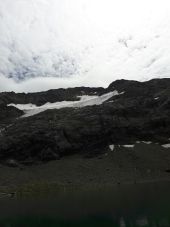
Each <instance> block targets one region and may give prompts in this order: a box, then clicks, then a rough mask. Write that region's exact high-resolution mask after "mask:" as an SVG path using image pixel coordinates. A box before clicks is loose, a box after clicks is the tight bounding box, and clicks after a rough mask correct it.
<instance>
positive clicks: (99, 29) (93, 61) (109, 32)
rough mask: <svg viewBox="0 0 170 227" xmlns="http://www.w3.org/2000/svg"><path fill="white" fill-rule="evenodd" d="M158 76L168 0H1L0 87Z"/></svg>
mask: <svg viewBox="0 0 170 227" xmlns="http://www.w3.org/2000/svg"><path fill="white" fill-rule="evenodd" d="M163 77H170V1H169V0H0V91H11V90H14V91H18V92H20V91H25V92H28V91H31V92H32V91H40V90H47V89H51V88H58V87H74V86H108V84H109V83H111V82H112V81H114V80H116V79H121V78H125V79H135V80H142V81H143V80H148V79H151V78H163Z"/></svg>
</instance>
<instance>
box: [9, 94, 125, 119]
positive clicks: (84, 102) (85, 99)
mask: <svg viewBox="0 0 170 227" xmlns="http://www.w3.org/2000/svg"><path fill="white" fill-rule="evenodd" d="M117 95H121V93H118V91H116V90H115V91H113V92H109V93H107V94H104V95H102V96H88V95H83V96H78V97H79V98H80V100H79V101H62V102H55V103H46V104H44V105H42V106H36V105H34V104H31V103H30V104H9V105H8V106H14V107H16V108H17V109H20V110H23V111H24V113H25V114H24V115H23V116H22V117H29V116H33V115H36V114H39V113H41V112H44V111H46V110H48V109H62V108H66V107H72V108H82V107H85V106H95V105H101V104H103V103H104V102H105V101H107V100H108V99H110V98H112V97H113V96H117Z"/></svg>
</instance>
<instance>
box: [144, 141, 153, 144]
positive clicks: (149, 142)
mask: <svg viewBox="0 0 170 227" xmlns="http://www.w3.org/2000/svg"><path fill="white" fill-rule="evenodd" d="M142 143H145V144H148V145H149V144H152V142H151V141H142Z"/></svg>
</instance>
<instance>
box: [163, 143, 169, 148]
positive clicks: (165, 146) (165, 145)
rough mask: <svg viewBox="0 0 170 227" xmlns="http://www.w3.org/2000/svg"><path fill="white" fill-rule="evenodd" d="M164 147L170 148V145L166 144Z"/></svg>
mask: <svg viewBox="0 0 170 227" xmlns="http://www.w3.org/2000/svg"><path fill="white" fill-rule="evenodd" d="M162 147H164V148H170V144H164V145H162Z"/></svg>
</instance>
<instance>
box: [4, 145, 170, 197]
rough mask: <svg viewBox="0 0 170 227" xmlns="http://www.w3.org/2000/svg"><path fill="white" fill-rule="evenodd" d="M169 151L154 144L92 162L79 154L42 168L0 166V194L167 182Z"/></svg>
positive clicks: (119, 150) (121, 150) (118, 149)
mask: <svg viewBox="0 0 170 227" xmlns="http://www.w3.org/2000/svg"><path fill="white" fill-rule="evenodd" d="M169 170H170V149H169V148H168V149H165V148H163V147H161V146H160V145H156V144H144V143H142V144H135V147H134V148H125V147H116V148H115V150H114V151H111V150H109V149H108V151H107V152H105V153H103V154H100V155H97V156H95V157H92V158H85V157H83V156H82V155H80V154H75V155H72V156H67V157H63V158H62V159H60V160H56V161H51V162H48V163H46V164H38V165H33V166H29V167H28V166H25V167H22V168H11V167H6V166H2V165H1V166H0V171H1V174H0V194H1V192H5V193H14V194H17V193H20V194H36V193H37V194H38V193H40V194H42V193H48V192H51V191H52V192H53V191H63V190H68V191H69V190H77V191H79V190H80V191H81V190H89V189H90V190H91V189H92V190H93V189H100V188H105V187H114V186H116V185H118V186H119V185H139V184H144V183H154V182H165V181H170V171H169Z"/></svg>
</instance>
